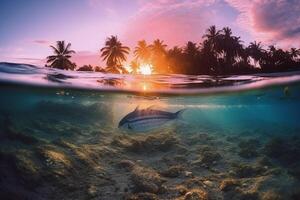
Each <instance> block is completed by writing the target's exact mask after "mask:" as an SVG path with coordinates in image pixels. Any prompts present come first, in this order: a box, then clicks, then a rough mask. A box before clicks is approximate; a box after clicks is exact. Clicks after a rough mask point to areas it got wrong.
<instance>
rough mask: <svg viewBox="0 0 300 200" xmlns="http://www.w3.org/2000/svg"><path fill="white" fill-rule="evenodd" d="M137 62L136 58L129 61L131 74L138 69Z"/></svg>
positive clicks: (135, 72)
mask: <svg viewBox="0 0 300 200" xmlns="http://www.w3.org/2000/svg"><path fill="white" fill-rule="evenodd" d="M139 66H140V65H139V63H138V61H137V60H133V61H131V62H130V67H131V69H132V72H131V73H133V74H137V73H138V69H139Z"/></svg>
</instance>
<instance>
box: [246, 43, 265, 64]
mask: <svg viewBox="0 0 300 200" xmlns="http://www.w3.org/2000/svg"><path fill="white" fill-rule="evenodd" d="M247 50H248V53H249V55H250V57H252V58H253V60H254V65H255V67H257V63H258V62H260V61H262V59H263V57H264V52H265V50H264V49H263V47H262V45H261V42H256V41H254V42H251V43H250V45H249V46H248V47H247Z"/></svg>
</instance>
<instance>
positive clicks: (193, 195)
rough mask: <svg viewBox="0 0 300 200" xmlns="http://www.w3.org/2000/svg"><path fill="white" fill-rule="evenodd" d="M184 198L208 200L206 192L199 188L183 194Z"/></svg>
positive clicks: (187, 199) (186, 199) (188, 199)
mask: <svg viewBox="0 0 300 200" xmlns="http://www.w3.org/2000/svg"><path fill="white" fill-rule="evenodd" d="M183 199H184V200H208V194H207V192H205V191H204V190H201V189H193V190H190V191H188V192H187V193H186V194H185V195H184V198H183Z"/></svg>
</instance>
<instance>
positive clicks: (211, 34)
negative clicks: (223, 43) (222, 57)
mask: <svg viewBox="0 0 300 200" xmlns="http://www.w3.org/2000/svg"><path fill="white" fill-rule="evenodd" d="M220 35H221V31H220V30H217V28H216V26H211V27H209V28H208V29H207V30H206V34H205V35H204V36H203V38H206V41H207V44H208V45H209V46H210V48H211V50H212V51H214V52H215V53H219V48H220Z"/></svg>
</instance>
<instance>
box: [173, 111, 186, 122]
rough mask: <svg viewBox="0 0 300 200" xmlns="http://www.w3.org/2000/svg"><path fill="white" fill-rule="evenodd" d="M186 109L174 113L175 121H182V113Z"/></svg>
mask: <svg viewBox="0 0 300 200" xmlns="http://www.w3.org/2000/svg"><path fill="white" fill-rule="evenodd" d="M185 110H186V109H185V108H184V109H181V110H178V111H177V112H176V113H175V116H176V119H179V120H183V117H182V114H183V112H184V111H185Z"/></svg>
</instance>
